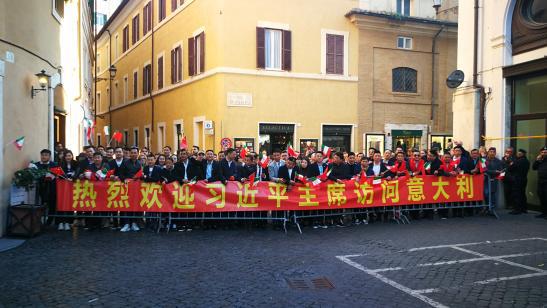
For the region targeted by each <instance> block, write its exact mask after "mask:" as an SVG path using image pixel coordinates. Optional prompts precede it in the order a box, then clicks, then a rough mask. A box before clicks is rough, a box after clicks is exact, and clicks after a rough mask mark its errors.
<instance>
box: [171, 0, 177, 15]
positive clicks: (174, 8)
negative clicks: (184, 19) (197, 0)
mask: <svg viewBox="0 0 547 308" xmlns="http://www.w3.org/2000/svg"><path fill="white" fill-rule="evenodd" d="M178 2H179V0H171V12H174V11H175V10H176V9H177V5H178Z"/></svg>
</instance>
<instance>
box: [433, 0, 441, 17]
mask: <svg viewBox="0 0 547 308" xmlns="http://www.w3.org/2000/svg"><path fill="white" fill-rule="evenodd" d="M441 2H442V0H433V8H434V9H435V14H436V15H438V14H439V8H440V7H441Z"/></svg>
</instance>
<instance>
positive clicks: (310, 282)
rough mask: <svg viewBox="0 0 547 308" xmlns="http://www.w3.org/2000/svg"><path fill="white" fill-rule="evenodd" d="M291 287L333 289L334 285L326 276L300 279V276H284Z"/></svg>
mask: <svg viewBox="0 0 547 308" xmlns="http://www.w3.org/2000/svg"><path fill="white" fill-rule="evenodd" d="M285 280H286V281H287V284H288V285H289V287H290V288H291V289H295V290H310V289H316V290H330V289H334V285H333V284H332V282H330V280H328V279H327V278H326V277H319V278H312V279H301V278H285Z"/></svg>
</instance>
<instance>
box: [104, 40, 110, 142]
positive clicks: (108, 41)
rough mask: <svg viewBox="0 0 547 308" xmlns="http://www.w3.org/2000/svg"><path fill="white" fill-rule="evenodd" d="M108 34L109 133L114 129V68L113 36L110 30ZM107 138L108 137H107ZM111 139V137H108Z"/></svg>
mask: <svg viewBox="0 0 547 308" xmlns="http://www.w3.org/2000/svg"><path fill="white" fill-rule="evenodd" d="M105 31H106V32H108V46H109V47H108V86H109V88H110V91H109V94H108V122H109V124H108V125H109V126H110V128H109V130H108V131H109V132H110V129H111V128H112V78H111V77H110V67H111V66H112V34H110V30H108V29H106V30H105ZM105 137H106V136H105ZM108 137H110V136H108Z"/></svg>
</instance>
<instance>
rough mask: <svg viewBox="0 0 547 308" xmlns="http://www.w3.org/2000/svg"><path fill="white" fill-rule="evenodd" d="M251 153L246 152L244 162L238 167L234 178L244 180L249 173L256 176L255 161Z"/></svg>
mask: <svg viewBox="0 0 547 308" xmlns="http://www.w3.org/2000/svg"><path fill="white" fill-rule="evenodd" d="M254 158H255V157H254V155H253V154H250V153H249V154H247V155H246V156H245V163H244V164H242V165H241V166H239V167H238V171H237V178H236V180H238V181H241V182H245V181H247V180H248V179H249V177H250V176H251V174H253V173H254V174H255V176H256V162H255V159H254Z"/></svg>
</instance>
